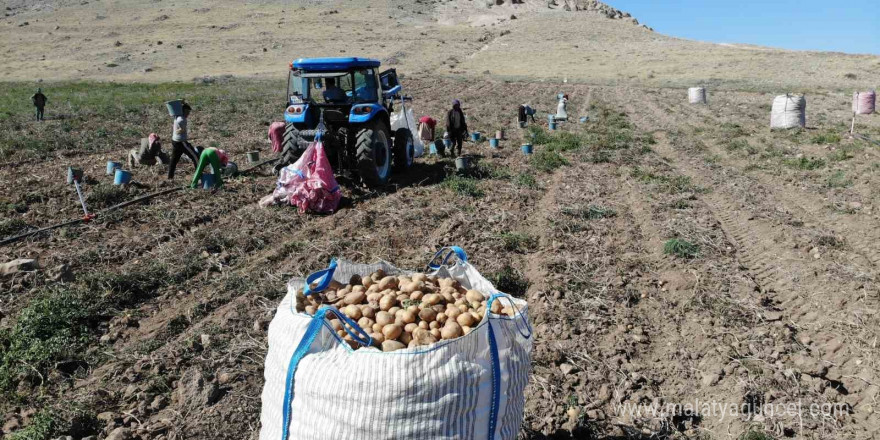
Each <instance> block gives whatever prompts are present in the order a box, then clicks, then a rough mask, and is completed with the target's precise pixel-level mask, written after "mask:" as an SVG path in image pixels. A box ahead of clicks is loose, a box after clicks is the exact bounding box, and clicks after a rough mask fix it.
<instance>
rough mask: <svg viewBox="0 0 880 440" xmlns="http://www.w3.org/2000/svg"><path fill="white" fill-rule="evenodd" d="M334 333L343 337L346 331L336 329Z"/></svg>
mask: <svg viewBox="0 0 880 440" xmlns="http://www.w3.org/2000/svg"><path fill="white" fill-rule="evenodd" d="M336 334H337V335H339V337H340V338H344V337H345V335H347V334H348V333H346V332H345V330H336Z"/></svg>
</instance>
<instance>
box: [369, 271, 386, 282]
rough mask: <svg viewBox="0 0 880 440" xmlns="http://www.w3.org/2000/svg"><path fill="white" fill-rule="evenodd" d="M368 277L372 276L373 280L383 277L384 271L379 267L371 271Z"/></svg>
mask: <svg viewBox="0 0 880 440" xmlns="http://www.w3.org/2000/svg"><path fill="white" fill-rule="evenodd" d="M370 278H372V279H373V281H379V280H381V279H382V278H385V271H384V270H382V269H379V270H377V271H375V272H373V273H372V274H370Z"/></svg>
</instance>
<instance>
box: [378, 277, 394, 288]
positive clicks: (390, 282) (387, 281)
mask: <svg viewBox="0 0 880 440" xmlns="http://www.w3.org/2000/svg"><path fill="white" fill-rule="evenodd" d="M395 288H397V277H385V278H382V279H381V280H379V290H385V289H395Z"/></svg>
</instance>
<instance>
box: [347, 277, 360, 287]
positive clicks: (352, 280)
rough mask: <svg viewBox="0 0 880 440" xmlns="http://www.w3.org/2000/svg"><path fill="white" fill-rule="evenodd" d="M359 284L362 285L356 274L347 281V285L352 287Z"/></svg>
mask: <svg viewBox="0 0 880 440" xmlns="http://www.w3.org/2000/svg"><path fill="white" fill-rule="evenodd" d="M361 283H363V280H361V276H360V275H358V274H354V275H352V276H351V278H349V279H348V284H349V285H352V286H358V285H360V284H361Z"/></svg>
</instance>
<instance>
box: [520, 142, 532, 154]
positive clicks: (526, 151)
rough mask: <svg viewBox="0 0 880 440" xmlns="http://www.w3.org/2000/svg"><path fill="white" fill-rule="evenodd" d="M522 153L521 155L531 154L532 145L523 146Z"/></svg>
mask: <svg viewBox="0 0 880 440" xmlns="http://www.w3.org/2000/svg"><path fill="white" fill-rule="evenodd" d="M522 152H523V154H532V144H523V146H522Z"/></svg>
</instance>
